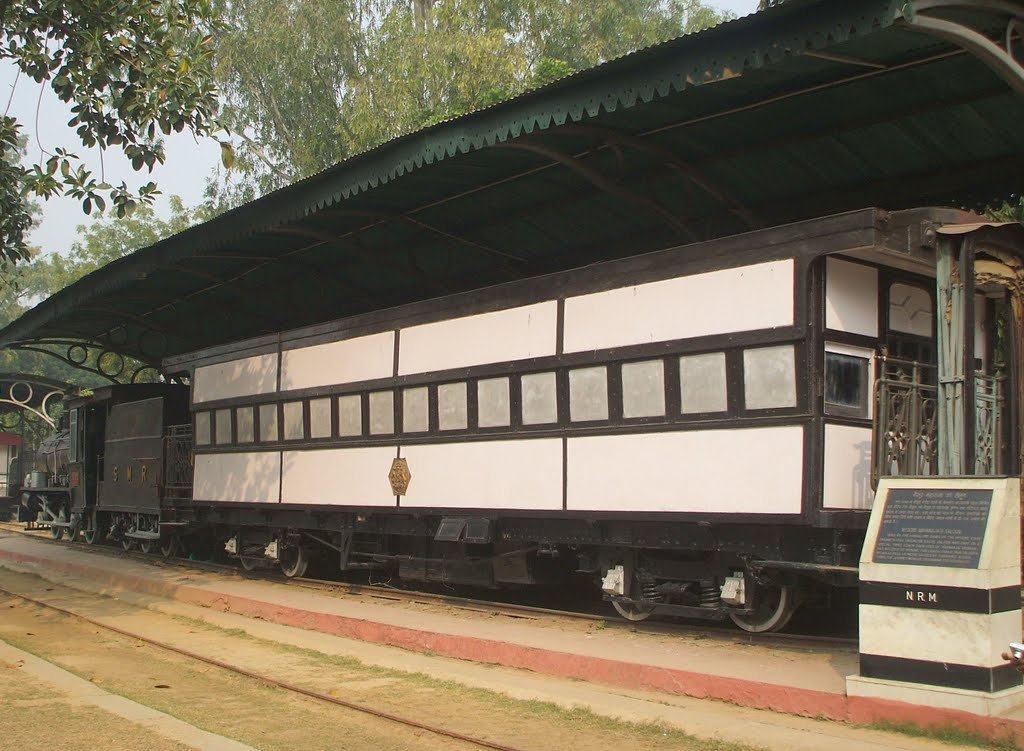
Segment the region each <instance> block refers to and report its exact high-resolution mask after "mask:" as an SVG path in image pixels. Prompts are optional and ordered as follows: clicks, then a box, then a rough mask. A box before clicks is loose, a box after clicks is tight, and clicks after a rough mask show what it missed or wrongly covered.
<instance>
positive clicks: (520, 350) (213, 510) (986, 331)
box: [24, 209, 1024, 631]
mask: <svg viewBox="0 0 1024 751" xmlns="http://www.w3.org/2000/svg"><path fill="white" fill-rule="evenodd" d="M1021 256H1024V238H1022V236H1021V233H1020V230H1019V228H1011V227H993V226H987V225H985V224H984V223H981V222H980V221H979V218H978V217H975V216H972V215H968V214H964V213H963V212H959V211H955V210H950V209H921V210H914V211H904V212H886V211H882V210H879V209H865V210H862V211H857V212H850V213H848V214H842V215H837V216H832V217H826V218H823V219H816V220H809V221H805V222H800V223H798V224H794V225H789V226H785V227H777V228H773V229H766V230H759V231H756V232H751V233H748V234H745V235H740V236H736V237H731V238H724V239H719V240H713V241H709V242H704V243H698V244H694V245H689V246H685V247H680V248H672V249H668V250H665V251H660V252H657V253H651V254H647V255H643V256H638V257H633V258H627V259H622V260H616V261H610V262H605V263H601V264H595V265H593V266H589V267H586V268H583V269H577V270H573V271H568V272H561V273H557V274H551V275H547V276H541V277H536V278H533V279H528V280H524V281H517V282H514V283H510V284H505V285H501V286H498V287H493V288H490V289H484V290H477V291H473V292H467V293H461V294H457V295H452V296H449V297H445V298H441V299H437V300H430V301H423V302H418V303H414V304H410V305H405V306H402V307H398V308H394V309H390V310H385V311H378V312H373V313H368V314H365V315H362V316H358V317H355V318H348V319H343V320H340V321H335V322H330V323H326V324H320V325H318V326H313V327H309V328H305V329H300V330H296V331H290V332H282V333H276V334H273V335H268V336H264V337H261V338H258V339H254V340H251V341H247V342H237V343H233V344H230V345H225V346H223V347H218V348H214V349H209V350H205V351H202V352H196V353H190V354H186V355H180V356H175V357H172V358H168V359H167V360H165V361H164V363H163V371H164V373H165V374H166V375H167V376H168V377H169V378H175V379H177V380H179V381H181V382H187V383H188V384H189V386H182V385H174V384H150V385H115V386H109V387H107V388H103V389H98V390H97V391H96V392H95V393H94V394H92V395H90V396H87V397H79V398H76V399H74V400H72V401H70V402H69V403H68V408H67V410H66V413H65V414H66V423H65V424H64V426H63V429H62V431H61V432H60V433H59V434H58V435H56V436H54V438H53V439H52V442H51V443H50V444H48V448H47V449H46V450H45V451H44V454H45V456H46V457H47V458H46V464H45V467H44V468H43V471H42V474H41V475H39V476H38V477H36V475H35V474H33V476H32V478H33V481H32V483H31V485H32V486H31V487H28V488H26V489H25V491H24V497H25V502H26V504H37V505H38V507H39V511H38V513H37V516H36V518H38V519H39V520H40V521H42V522H44V523H47V524H49V525H50V526H51V530H52V532H53V535H54V537H60V536H62V535H65V534H66V535H67V536H69V537H71V538H75V537H77V535H79V534H84V536H85V539H86V541H88V542H91V543H96V542H100V541H103V540H113V541H115V542H118V543H120V544H121V545H123V546H124V547H125V548H131V547H134V546H138V547H140V548H141V549H143V550H146V551H151V550H154V549H156V548H157V547H159V549H160V550H161V551H162V552H163V553H164V554H166V555H171V554H172V553H173V552H174V551H175V550H176V549H177V548H178V547H179V546H181V545H190V546H193V547H195V546H200V547H207V548H210V549H219V550H223V551H225V552H226V553H227V554H228V555H230V556H232V557H235V558H237V559H238V561H239V562H240V563H241V564H242V565H243V566H244V567H246V568H258V567H265V566H280V567H281V569H282V571H283V572H284V573H285V574H287V575H289V576H299V575H302V574H303V573H304V572H305V571H306V569H307V566H308V565H309V563H310V561H311V560H312V559H314V558H319V559H322V560H323V561H326V562H328V563H330V565H331V566H332V567H333V568H335V569H336V570H337V569H340V570H342V571H347V570H353V569H371V570H380V571H383V572H387V573H388V574H391V575H395V576H397V577H400V578H402V579H406V580H413V581H431V582H446V583H455V584H465V585H472V586H479V587H522V586H526V585H533V584H538V583H551V582H557V583H561V585H562V586H573V584H574V583H575V584H578V583H579V582H580V581H581V580H586V581H587V582H593V583H595V584H596V585H597V586H596V589H598V590H599V591H600V592H602V593H603V596H604V597H605V599H607V600H610V601H611V602H612V604H613V605H614V606H615V607H616V609H618V611H619V612H620V613H622V614H623V615H624V616H626V617H627V618H631V619H637V620H639V619H642V618H645V617H647V616H649V615H651V614H652V613H659V614H667V615H678V616H685V617H699V618H718V619H721V618H731V619H732V620H733V621H734V622H735V623H737V624H738V625H739V626H740V627H742V628H744V629H747V630H750V631H767V630H777V629H781V628H783V627H784V626H785V625H786V624H787V622H788V621H789V619H790V617H791V616H792V614H793V612H794V611H795V609H796V608H797V606H798V605H800V604H801V603H802V602H806V601H809V600H813V599H818V600H820V596H821V595H823V594H827V593H828V592H831V591H833V588H835V587H852V586H855V585H856V583H857V574H858V560H859V556H860V552H861V546H862V543H863V539H864V529H865V527H866V524H867V520H868V514H869V511H870V507H871V503H872V499H873V490H872V485H873V481H874V479H876V478H877V477H878V476H881V475H894V474H895V475H929V474H937V473H939V472H940V471H948V470H941V468H940V466H939V464H938V460H937V454H936V446H937V445H938V443H939V439H940V438H941V440H947V441H949V440H952V441H954V442H956V441H959V442H960V444H958V445H963V446H965V448H964V450H963V451H959V453H958V454H957V456H958V457H963V462H964V464H963V466H962V467H960V468H959V470H958V472H960V473H965V474H1015V473H1018V472H1019V466H1018V458H1017V450H1016V448H1017V447H1018V446H1019V445H1020V444H1019V441H1018V437H1017V428H1016V426H1017V425H1018V423H1019V418H1018V416H1017V413H1016V410H1017V409H1018V407H1017V405H1018V403H1019V401H1018V398H1017V395H1016V393H1015V392H1014V390H1013V389H1007V384H1018V383H1019V382H1020V379H1019V376H1018V374H1017V373H1016V370H1015V369H1016V358H1015V357H1009V358H1006V357H1004V356H1003V353H1002V352H1001V349H1000V348H1001V345H1000V341H1004V342H1005V341H1019V339H1018V338H1017V337H1019V334H1018V333H1017V330H1018V328H1019V326H1020V322H1019V321H1017V320H1016V318H1015V313H1014V310H1015V308H1014V306H1012V305H1010V299H1011V296H1012V295H1013V294H1016V290H1017V289H1019V288H1020V286H1021V285H1020V280H1019V279H1018V278H1017V271H1016V269H1018V268H1019V267H1020V264H1019V261H1014V260H1013V259H1019V258H1020V257H1021ZM940 258H945V261H943V263H945V264H946V265H945V266H942V265H941V264H940V260H939V259H940ZM951 258H952V262H951V261H950V259H951ZM950 263H952V266H950ZM951 267H952V268H954V269H956V274H951V273H950V272H949V268H951ZM943 269H944V270H943ZM951 280H952V281H951ZM966 280H969V281H970V283H969V284H968V283H967V281H966ZM951 285H952V286H951ZM940 294H941V295H943V296H945V297H944V299H948V296H949V295H959V296H960V297H959V298H958V299H959V300H960V301H959V302H958V303H957V304H956V306H953V307H946V308H945V309H946V310H947V311H954V312H955V315H953V314H952V313H950V314H948V315H945V314H944V315H943V316H939V315H937V313H936V311H937V310H938V309H939V308H938V303H937V297H938V296H939V295H940ZM943 305H944V307H945V306H946V304H945V303H944V304H943ZM1018 308H1019V306H1018ZM999 331H1002V332H1003V334H1004V335H1003V336H1002V338H1000V337H999V336H997V333H998V332H999ZM942 342H946V349H945V350H943V349H942V347H941V346H940V345H941V344H942ZM954 350H955V351H954ZM941 352H947V353H948V352H952V355H951V356H952V357H953V361H955V362H970V363H971V364H972V366H973V367H972V368H970V369H969V370H970V371H971V373H970V374H971V378H970V379H969V383H968V385H967V386H964V388H963V389H962V390H961V391H958V392H956V393H958V394H966V393H969V389H971V388H973V389H974V390H975V393H976V394H977V398H976V399H973V400H972V399H964V398H962V397H956V398H959V399H960V400H961V401H959V402H957V403H956V404H955V405H954V407H955V409H958V410H961V411H962V412H963V414H964V415H965V420H964V421H962V423H958V424H962V425H969V426H972V427H971V438H970V440H969V441H968V442H966V443H964V440H963V436H952V437H950V436H938V431H939V429H940V428H939V426H940V422H939V421H937V420H936V404H937V403H938V397H937V393H938V392H937V388H938V387H939V384H940V383H946V382H947V381H948V379H949V378H950V376H943V380H940V378H939V373H940V368H941V367H942V362H943V361H942V360H941V358H940V356H939V355H940V353H941ZM957 358H959V359H957ZM947 362H948V360H947ZM964 377H965V376H964ZM965 383H967V382H966V381H965ZM951 398H953V397H951ZM954 407H951V408H954ZM36 479H38V482H36V481H35V480H36Z"/></svg>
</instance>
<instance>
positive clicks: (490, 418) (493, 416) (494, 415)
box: [476, 376, 553, 428]
mask: <svg viewBox="0 0 1024 751" xmlns="http://www.w3.org/2000/svg"><path fill="white" fill-rule="evenodd" d="M528 377H529V376H524V380H525V379H526V378H528ZM476 404H477V424H478V425H479V426H480V427H481V428H500V427H505V426H507V425H510V424H511V417H510V416H511V408H510V406H509V391H508V378H485V379H483V380H481V381H477V383H476ZM552 421H553V420H548V421H547V422H552Z"/></svg>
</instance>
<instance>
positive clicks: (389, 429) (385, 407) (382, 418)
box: [370, 391, 395, 435]
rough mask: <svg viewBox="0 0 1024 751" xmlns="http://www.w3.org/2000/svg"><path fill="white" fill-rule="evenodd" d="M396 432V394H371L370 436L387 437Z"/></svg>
mask: <svg viewBox="0 0 1024 751" xmlns="http://www.w3.org/2000/svg"><path fill="white" fill-rule="evenodd" d="M394 432H395V394H394V392H393V391H376V392H374V393H372V394H370V434H371V435H386V434H388V433H394Z"/></svg>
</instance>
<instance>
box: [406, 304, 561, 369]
mask: <svg viewBox="0 0 1024 751" xmlns="http://www.w3.org/2000/svg"><path fill="white" fill-rule="evenodd" d="M557 311H558V307H557V303H555V302H554V301H553V300H552V301H550V302H543V303H538V304H536V305H526V306H524V307H521V308H509V309H508V310H499V311H497V312H495V313H482V314H480V315H476V316H467V317H465V318H454V319H452V320H450V321H438V322H437V323H426V324H423V325H422V326H411V327H410V328H407V329H402V334H401V338H400V341H399V345H398V346H399V350H400V351H399V356H398V372H399V375H408V374H409V373H428V372H431V371H434V370H447V369H449V368H462V367H466V366H469V365H484V364H486V363H491V362H505V361H506V360H525V359H527V358H531V357H544V356H547V355H553V354H555V336H556V325H557Z"/></svg>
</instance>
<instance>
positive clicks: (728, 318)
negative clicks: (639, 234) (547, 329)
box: [565, 258, 793, 352]
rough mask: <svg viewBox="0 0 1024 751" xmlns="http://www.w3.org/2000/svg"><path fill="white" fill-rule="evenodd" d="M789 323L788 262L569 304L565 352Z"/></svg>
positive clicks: (651, 285)
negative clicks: (739, 301)
mask: <svg viewBox="0 0 1024 751" xmlns="http://www.w3.org/2000/svg"><path fill="white" fill-rule="evenodd" d="M738 300H742V301H743V302H742V304H737V301H738ZM792 323H793V261H792V259H788V258H787V259H785V260H782V261H771V262H770V263H759V264H756V265H753V266H741V267H740V268H737V269H723V270H721V271H711V272H708V273H706V274H694V275H692V276H684V277H678V278H676V279H666V280H664V281H660V282H650V283H648V284H638V285H635V286H632V287H621V288H619V289H613V290H609V291H608V292H597V293H594V294H590V295H582V296H580V297H570V298H568V299H567V300H566V301H565V351H566V352H583V351H589V350H595V349H604V348H606V347H618V346H622V345H628V344H643V343H645V342H662V341H668V340H671V339H688V338H690V337H694V336H708V335H710V334H725V333H729V332H732V331H749V330H751V329H767V328H772V327H774V326H789V325H791V324H792Z"/></svg>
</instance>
